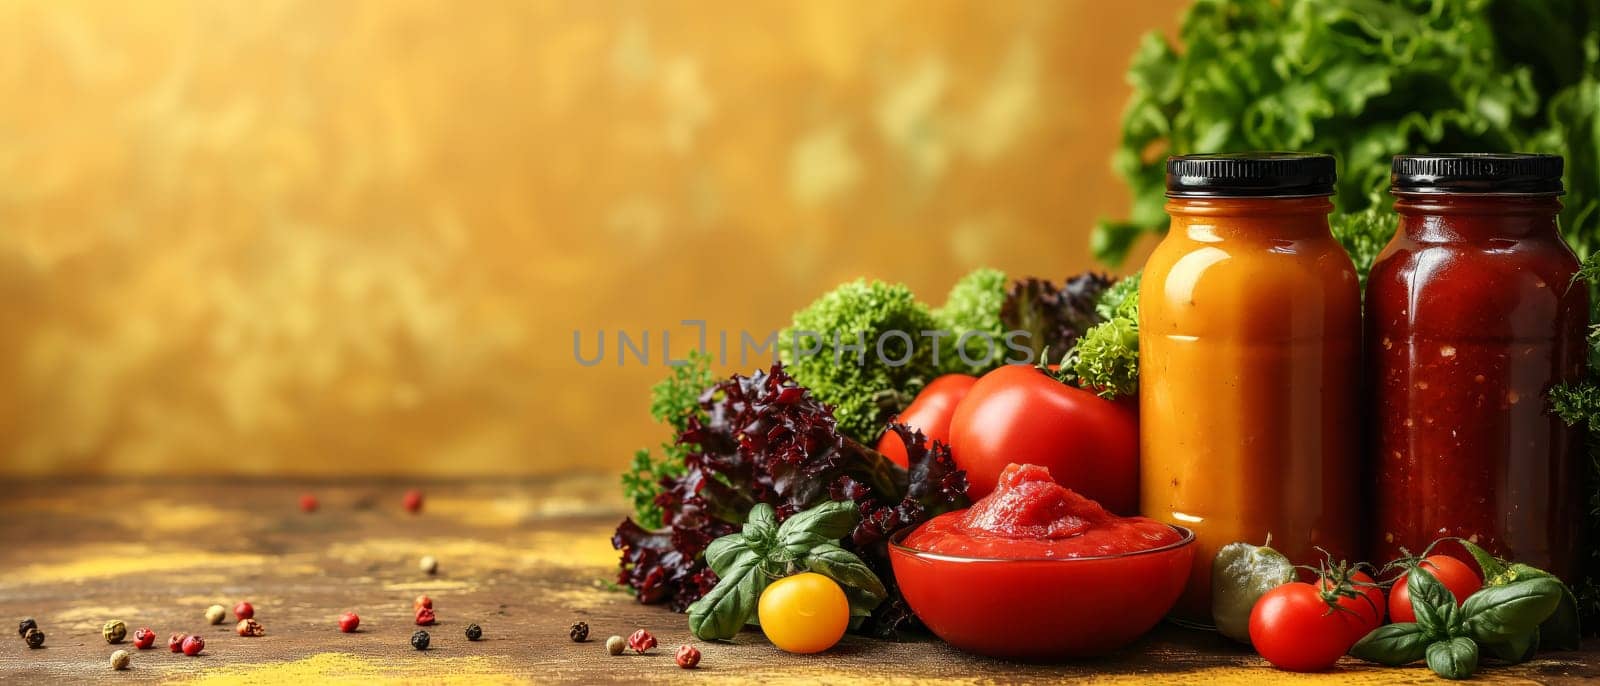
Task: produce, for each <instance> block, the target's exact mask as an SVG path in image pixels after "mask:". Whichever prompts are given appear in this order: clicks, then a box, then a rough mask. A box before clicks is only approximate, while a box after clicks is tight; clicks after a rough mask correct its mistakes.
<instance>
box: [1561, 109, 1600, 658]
mask: <svg viewBox="0 0 1600 686" xmlns="http://www.w3.org/2000/svg"><path fill="white" fill-rule="evenodd" d="M1597 125H1600V121H1597ZM1596 135H1600V131H1597V132H1596ZM1590 152H1593V151H1590ZM1570 200H1571V198H1568V201H1569V202H1570ZM1579 282H1582V283H1587V284H1588V286H1589V289H1590V291H1589V292H1590V295H1591V300H1590V303H1591V306H1593V305H1600V297H1594V296H1595V286H1596V284H1600V252H1592V253H1590V254H1589V255H1588V257H1586V258H1585V259H1584V261H1583V266H1582V267H1581V268H1580V269H1579V270H1578V275H1577V278H1576V279H1574V283H1573V286H1572V287H1574V288H1577V287H1581V285H1582V283H1579ZM1597 363H1600V326H1591V328H1590V330H1589V370H1588V373H1587V374H1586V375H1585V376H1584V377H1583V378H1581V379H1578V380H1576V381H1573V382H1571V383H1566V384H1561V385H1558V386H1555V387H1553V388H1551V389H1550V393H1549V398H1550V408H1551V411H1552V412H1554V413H1555V415H1556V416H1558V417H1560V418H1561V420H1562V421H1564V422H1566V423H1567V424H1568V425H1570V426H1575V427H1579V428H1581V429H1583V430H1584V431H1585V432H1586V433H1587V434H1588V441H1587V446H1586V447H1587V449H1588V450H1587V455H1588V459H1586V460H1584V464H1583V466H1584V469H1583V479H1584V492H1585V493H1587V494H1588V511H1587V512H1585V513H1584V522H1583V523H1584V527H1583V528H1584V531H1583V535H1582V536H1581V540H1587V541H1590V542H1593V541H1600V374H1597V372H1596V364H1597ZM1579 562H1580V564H1581V565H1582V567H1581V570H1582V574H1583V578H1582V579H1581V580H1580V581H1579V583H1578V585H1577V594H1576V595H1575V597H1574V598H1573V599H1572V605H1573V608H1574V609H1575V611H1576V616H1573V615H1572V614H1569V613H1567V612H1566V611H1565V610H1563V611H1561V612H1559V613H1558V614H1557V615H1556V617H1555V620H1556V622H1558V623H1563V624H1564V623H1569V622H1570V623H1574V624H1576V623H1578V622H1579V620H1580V619H1581V620H1582V625H1583V626H1587V627H1590V628H1591V630H1592V629H1593V628H1595V627H1600V547H1597V546H1594V545H1589V546H1587V548H1586V550H1584V552H1583V556H1582V558H1581V559H1580V560H1579ZM1553 631H1556V632H1559V635H1560V638H1559V639H1557V641H1556V642H1557V645H1572V644H1573V642H1574V639H1573V638H1572V636H1571V634H1570V632H1569V631H1567V630H1565V629H1560V628H1555V629H1553Z"/></svg>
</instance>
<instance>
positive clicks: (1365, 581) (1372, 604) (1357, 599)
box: [1317, 571, 1384, 645]
mask: <svg viewBox="0 0 1600 686" xmlns="http://www.w3.org/2000/svg"><path fill="white" fill-rule="evenodd" d="M1345 583H1346V585H1348V586H1349V588H1348V589H1347V590H1348V591H1349V592H1353V593H1355V594H1356V595H1354V596H1351V595H1346V594H1344V593H1338V594H1335V597H1337V599H1338V600H1337V602H1338V603H1339V607H1342V608H1344V610H1342V611H1348V612H1349V613H1351V614H1352V615H1354V617H1355V618H1357V619H1358V620H1360V621H1359V622H1357V623H1356V624H1354V625H1352V628H1354V629H1355V630H1356V634H1355V636H1352V637H1351V639H1350V645H1355V643H1356V641H1359V640H1361V638H1362V637H1363V636H1366V635H1367V634H1370V633H1372V630H1373V629H1376V628H1378V627H1380V626H1383V608H1384V598H1383V589H1382V588H1381V587H1379V586H1378V584H1377V583H1376V582H1374V581H1373V580H1372V577H1371V576H1370V575H1368V574H1367V573H1366V572H1360V571H1358V572H1353V573H1351V574H1350V578H1349V580H1348V581H1346V582H1345ZM1336 585H1337V582H1336V581H1335V580H1333V579H1329V578H1327V577H1323V578H1321V579H1318V580H1317V590H1318V591H1321V592H1322V593H1323V594H1324V595H1327V594H1329V593H1334V588H1335V586H1336Z"/></svg>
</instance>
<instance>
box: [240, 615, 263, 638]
mask: <svg viewBox="0 0 1600 686" xmlns="http://www.w3.org/2000/svg"><path fill="white" fill-rule="evenodd" d="M234 631H237V632H238V633H239V635H240V636H262V635H265V634H266V633H267V629H266V627H263V626H261V622H258V621H256V620H254V619H241V620H239V625H238V626H236V627H234Z"/></svg>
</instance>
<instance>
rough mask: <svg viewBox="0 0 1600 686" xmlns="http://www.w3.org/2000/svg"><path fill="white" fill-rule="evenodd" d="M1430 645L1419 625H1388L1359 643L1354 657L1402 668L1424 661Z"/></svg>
mask: <svg viewBox="0 0 1600 686" xmlns="http://www.w3.org/2000/svg"><path fill="white" fill-rule="evenodd" d="M1430 642H1431V639H1429V638H1428V634H1427V632H1426V631H1424V630H1423V629H1422V627H1421V626H1418V625H1417V624H1416V623H1415V622H1401V623H1398V624H1385V625H1384V626H1380V627H1378V628H1376V629H1373V630H1372V633H1369V634H1367V635H1366V636H1363V637H1361V640H1359V641H1356V644H1355V645H1354V646H1351V647H1350V654H1351V655H1354V656H1355V657H1358V658H1360V659H1363V660H1366V661H1367V662H1376V663H1378V664H1380V665H1384V666H1387V667H1399V666H1400V665H1403V664H1408V663H1412V662H1416V661H1417V660H1421V659H1422V658H1423V656H1424V655H1425V654H1426V653H1427V650H1428V644H1429V643H1430Z"/></svg>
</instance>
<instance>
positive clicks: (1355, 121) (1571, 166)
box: [1090, 0, 1600, 273]
mask: <svg viewBox="0 0 1600 686" xmlns="http://www.w3.org/2000/svg"><path fill="white" fill-rule="evenodd" d="M1597 28H1600V10H1597V8H1596V6H1595V4H1594V3H1593V2H1590V1H1587V0H1556V1H1554V2H1541V3H1526V2H1521V1H1519V0H1401V1H1399V2H1378V1H1376V0H1200V1H1199V2H1196V3H1195V4H1194V5H1193V6H1191V7H1190V9H1189V10H1188V11H1187V13H1186V14H1185V15H1184V20H1183V25H1182V27H1181V28H1180V29H1179V31H1178V36H1177V38H1178V42H1177V45H1176V46H1175V45H1173V44H1171V43H1169V42H1168V41H1167V40H1166V39H1165V38H1164V37H1163V36H1162V35H1161V34H1159V33H1152V34H1150V35H1149V36H1147V37H1146V38H1145V39H1144V41H1143V42H1142V43H1141V44H1140V46H1139V48H1138V49H1137V50H1136V51H1135V53H1134V55H1133V60H1132V64H1131V65H1130V66H1129V69H1128V81H1129V83H1130V84H1131V85H1132V87H1133V94H1132V96H1131V98H1130V99H1129V101H1128V104H1127V106H1126V108H1125V109H1124V111H1123V120H1122V143H1121V146H1120V148H1119V150H1118V151H1117V153H1116V155H1115V157H1114V158H1113V161H1112V164H1113V167H1114V168H1115V169H1116V171H1117V173H1119V174H1120V175H1121V176H1122V177H1123V178H1124V179H1126V180H1127V182H1128V184H1129V186H1130V187H1131V190H1132V192H1133V205H1132V208H1131V212H1130V216H1129V217H1128V219H1127V220H1125V221H1108V222H1102V223H1101V224H1100V225H1099V226H1098V227H1096V231H1095V234H1094V236H1093V238H1092V239H1091V242H1090V246H1091V248H1092V249H1093V250H1094V253H1095V255H1096V256H1097V257H1099V258H1101V259H1103V260H1106V261H1108V262H1109V263H1112V264H1117V263H1120V262H1121V261H1122V260H1123V258H1124V257H1125V256H1126V255H1127V254H1128V251H1129V250H1130V249H1131V248H1132V246H1133V245H1134V243H1135V242H1136V241H1137V240H1138V238H1139V237H1140V236H1141V235H1144V234H1147V233H1150V232H1161V231H1164V230H1165V228H1166V225H1167V217H1166V214H1165V212H1164V211H1163V203H1164V201H1165V199H1164V197H1163V194H1164V191H1165V170H1164V167H1163V163H1164V160H1165V158H1166V156H1167V155H1172V154H1181V153H1201V152H1237V151H1247V150H1303V151H1310V152H1326V153H1332V154H1333V155H1334V156H1335V157H1336V158H1338V160H1339V164H1340V169H1339V183H1338V188H1337V190H1338V195H1337V196H1335V199H1334V200H1335V203H1336V204H1337V206H1338V210H1339V211H1340V212H1360V211H1362V210H1365V209H1367V208H1369V207H1373V208H1380V209H1381V207H1382V206H1383V205H1384V204H1385V203H1383V202H1382V201H1381V199H1382V197H1383V196H1382V195H1381V194H1382V193H1383V191H1384V190H1385V189H1386V186H1387V183H1388V177H1389V168H1390V160H1391V158H1392V156H1393V155H1396V154H1401V153H1413V152H1429V151H1438V152H1511V151H1535V152H1554V153H1559V154H1563V155H1566V156H1567V178H1566V181H1567V188H1568V189H1569V193H1568V195H1567V197H1566V198H1565V204H1566V209H1565V210H1563V212H1562V215H1561V223H1562V228H1563V231H1564V233H1565V235H1566V237H1567V240H1568V242H1569V243H1571V244H1572V246H1573V248H1574V249H1575V250H1576V251H1577V252H1578V254H1579V255H1580V256H1587V255H1589V254H1591V253H1593V252H1594V251H1595V250H1596V248H1597V247H1600V206H1597V203H1600V152H1597V151H1600V125H1597V121H1600V79H1597V71H1600V66H1597V65H1600V59H1597V54H1600V50H1597V47H1596V43H1597V40H1596V37H1597V35H1600V30H1597ZM1179 46H1181V47H1179ZM1370 217H1371V215H1368V217H1366V218H1360V217H1358V218H1348V219H1347V218H1341V217H1339V216H1335V218H1334V221H1333V224H1334V226H1335V227H1336V230H1339V231H1342V232H1343V233H1344V236H1345V239H1346V240H1347V243H1346V244H1347V247H1349V246H1350V244H1351V242H1352V240H1351V239H1353V238H1354V237H1356V236H1362V237H1363V238H1361V239H1360V240H1361V241H1365V242H1366V243H1368V248H1362V249H1352V253H1353V254H1355V255H1356V257H1357V259H1358V260H1360V259H1362V258H1363V255H1364V254H1365V251H1366V250H1369V249H1370V246H1371V245H1372V244H1376V245H1377V246H1379V247H1381V245H1382V243H1383V242H1384V241H1386V240H1387V233H1386V232H1388V231H1392V230H1393V223H1392V222H1376V223H1372V222H1370V221H1369V219H1370ZM1340 227H1343V228H1340ZM1362 273H1365V271H1363V272H1362Z"/></svg>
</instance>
